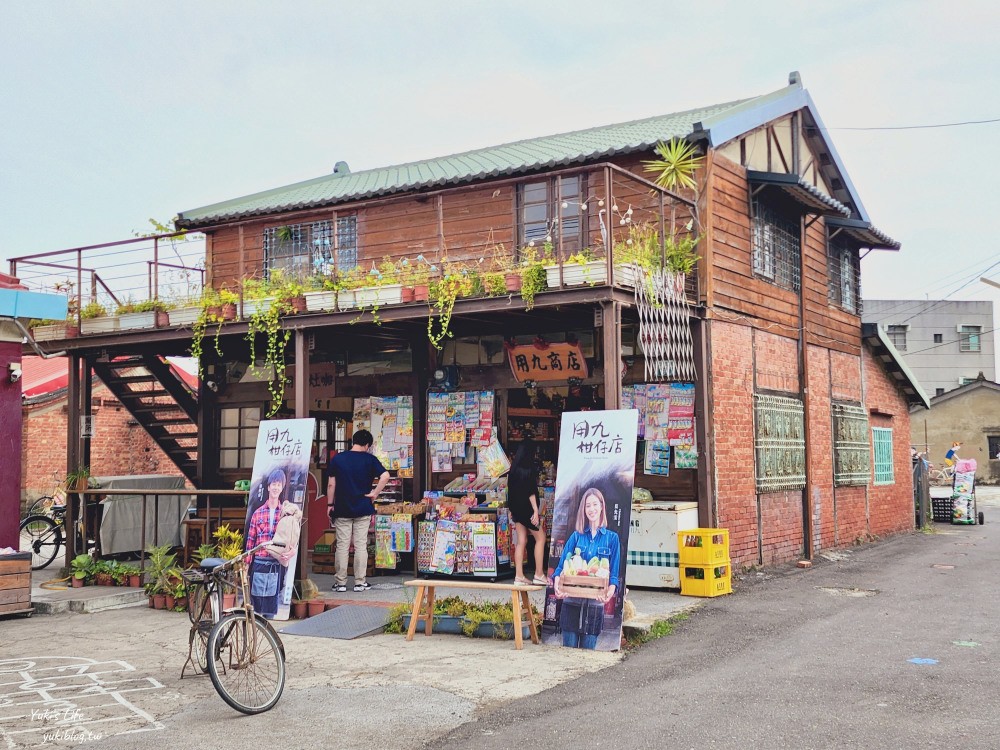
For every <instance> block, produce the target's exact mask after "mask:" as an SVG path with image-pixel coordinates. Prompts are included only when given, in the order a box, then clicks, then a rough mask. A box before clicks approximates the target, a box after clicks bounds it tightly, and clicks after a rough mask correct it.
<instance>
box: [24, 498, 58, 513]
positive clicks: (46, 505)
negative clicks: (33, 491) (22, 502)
mask: <svg viewBox="0 0 1000 750" xmlns="http://www.w3.org/2000/svg"><path fill="white" fill-rule="evenodd" d="M51 507H52V498H51V497H50V496H49V495H42V496H41V497H40V498H38V499H37V500H35V502H33V503H32V504H31V507H30V508H28V512H27V513H25V514H24V515H25V517H27V516H47V515H48V514H49V509H50V508H51Z"/></svg>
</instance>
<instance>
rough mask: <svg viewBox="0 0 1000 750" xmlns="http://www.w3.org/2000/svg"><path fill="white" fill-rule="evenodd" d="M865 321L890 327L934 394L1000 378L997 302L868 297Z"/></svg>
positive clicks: (916, 372)
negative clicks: (996, 342)
mask: <svg viewBox="0 0 1000 750" xmlns="http://www.w3.org/2000/svg"><path fill="white" fill-rule="evenodd" d="M862 321H863V322H865V323H877V324H878V325H880V326H882V328H884V329H885V331H886V333H888V334H889V338H890V339H891V340H892V343H893V344H894V345H895V347H896V349H898V350H899V352H900V354H902V355H903V360H904V361H905V362H906V366H907V367H909V368H910V370H911V371H912V372H913V374H914V375H915V376H916V377H917V380H918V381H919V382H920V385H921V386H922V387H923V389H924V391H925V392H926V393H927V394H928V395H930V396H937V395H941V394H943V393H947V392H948V391H950V390H952V389H954V388H958V387H959V386H960V385H964V384H965V383H970V382H972V381H973V380H975V379H976V378H978V377H979V374H980V373H982V374H983V376H984V377H985V378H986V380H992V381H995V380H996V379H997V378H996V375H997V370H996V358H995V357H996V355H995V351H996V350H995V347H994V344H993V341H994V339H993V303H992V302H953V301H951V300H882V299H872V300H869V299H866V300H865V301H864V313H863V314H862Z"/></svg>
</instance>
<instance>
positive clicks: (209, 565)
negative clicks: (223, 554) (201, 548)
mask: <svg viewBox="0 0 1000 750" xmlns="http://www.w3.org/2000/svg"><path fill="white" fill-rule="evenodd" d="M225 564H226V561H225V560H223V559H222V558H219V557H206V558H205V559H204V560H202V561H201V562H200V563H198V567H199V568H201V569H202V570H204V571H207V572H212V571H213V570H215V569H216V568H217V567H219V566H220V565H225Z"/></svg>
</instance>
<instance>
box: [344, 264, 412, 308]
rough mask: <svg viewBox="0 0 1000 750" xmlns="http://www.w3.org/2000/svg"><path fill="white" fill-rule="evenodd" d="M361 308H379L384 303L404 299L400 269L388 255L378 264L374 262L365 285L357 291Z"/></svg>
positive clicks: (356, 296)
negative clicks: (400, 281)
mask: <svg viewBox="0 0 1000 750" xmlns="http://www.w3.org/2000/svg"><path fill="white" fill-rule="evenodd" d="M355 299H356V300H357V306H358V307H359V308H362V309H364V308H371V309H372V310H378V308H379V307H380V306H382V305H394V304H399V303H400V302H402V301H403V285H402V284H400V283H399V269H397V268H396V264H395V263H393V262H392V260H391V259H390V258H389V257H388V256H386V257H384V258H383V259H382V262H381V263H380V264H379V265H378V266H376V265H375V264H374V263H372V267H371V270H369V271H368V273H367V278H366V279H365V282H364V286H362V287H359V288H358V289H357V291H356V292H355Z"/></svg>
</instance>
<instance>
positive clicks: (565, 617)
mask: <svg viewBox="0 0 1000 750" xmlns="http://www.w3.org/2000/svg"><path fill="white" fill-rule="evenodd" d="M620 560H621V542H620V540H619V539H618V534H616V533H615V532H614V531H611V529H609V528H608V515H607V511H606V509H605V502H604V495H603V494H602V493H601V491H600V490H598V489H596V488H594V487H591V488H590V489H588V490H587V491H586V492H584V493H583V497H582V498H581V499H580V506H579V509H578V510H577V513H576V530H575V531H574V532H573V533H572V534H570V537H569V539H567V540H566V546H565V547H564V548H563V554H562V559H560V560H559V566H558V567H557V568H556V570H555V574H554V579H555V580H554V585H555V593H556V597H557V598H559V599H562V600H563V604H562V611H561V612H560V614H559V627H560V629H561V630H562V640H563V645H564V646H569V647H570V648H589V649H594V648H597V637H598V636H599V635H600V634H601V630H602V629H603V628H604V604H605V602H608V601H611V600H613V599H614V598H615V592H616V591H617V590H618V569H619V563H620Z"/></svg>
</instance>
